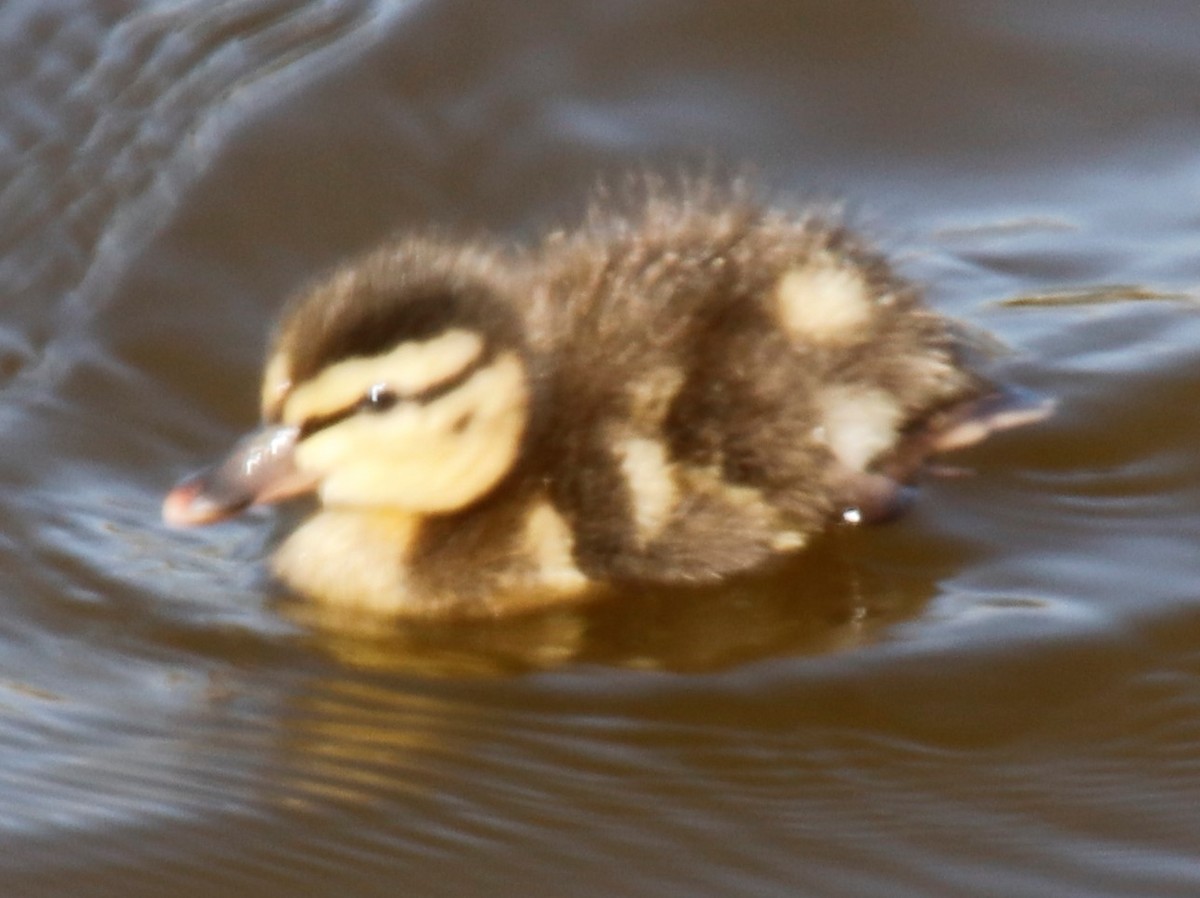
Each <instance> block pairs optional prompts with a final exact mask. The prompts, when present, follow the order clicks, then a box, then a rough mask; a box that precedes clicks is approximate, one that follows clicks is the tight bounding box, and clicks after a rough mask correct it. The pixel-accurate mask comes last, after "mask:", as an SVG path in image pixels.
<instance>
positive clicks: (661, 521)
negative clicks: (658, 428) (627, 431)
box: [616, 437, 679, 546]
mask: <svg viewBox="0 0 1200 898" xmlns="http://www.w3.org/2000/svg"><path fill="white" fill-rule="evenodd" d="M616 451H617V457H618V458H619V459H620V461H621V473H622V475H624V477H625V484H626V486H627V488H628V490H629V498H630V502H631V503H632V505H633V524H634V531H635V533H636V536H637V540H638V542H639V543H640V544H641V545H643V546H644V545H648V544H649V543H650V542H652V541H653V540H654V539H655V538H656V537H658V536H659V535H660V534H661V533H662V531H663V530H664V529H665V528H666V526H667V524H668V523H670V520H671V513H672V512H673V511H674V510H675V505H676V503H677V502H678V501H679V485H678V484H677V483H676V481H675V472H674V470H673V469H672V467H671V463H670V461H669V459H668V458H667V447H666V446H665V445H663V443H662V442H661V441H659V440H650V439H646V438H644V437H630V438H629V439H626V440H622V441H621V442H619V443H617V445H616Z"/></svg>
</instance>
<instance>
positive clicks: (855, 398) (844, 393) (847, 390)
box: [818, 385, 902, 471]
mask: <svg viewBox="0 0 1200 898" xmlns="http://www.w3.org/2000/svg"><path fill="white" fill-rule="evenodd" d="M819 401H820V405H821V421H822V424H821V426H820V427H819V428H818V431H819V434H820V436H821V437H822V439H823V440H824V442H825V443H826V445H828V446H829V448H830V449H832V450H833V454H834V455H836V456H837V458H838V460H839V461H840V462H841V463H842V464H844V465H845V466H846V467H848V468H850V469H852V470H855V471H865V470H866V469H867V467H868V466H869V465H870V464H871V462H873V461H874V460H875V459H876V458H878V457H879V456H880V455H882V454H883V453H884V452H886V451H887V450H889V449H891V448H892V447H893V446H895V445H896V440H897V438H898V437H899V433H900V425H901V423H902V415H901V409H900V406H898V405H897V404H896V401H895V399H893V398H892V397H891V396H889V395H888V394H887V393H885V392H884V391H882V390H877V389H873V388H871V387H852V386H846V385H842V386H833V387H828V388H826V389H825V390H824V391H823V392H822V393H821V396H820V400H819Z"/></svg>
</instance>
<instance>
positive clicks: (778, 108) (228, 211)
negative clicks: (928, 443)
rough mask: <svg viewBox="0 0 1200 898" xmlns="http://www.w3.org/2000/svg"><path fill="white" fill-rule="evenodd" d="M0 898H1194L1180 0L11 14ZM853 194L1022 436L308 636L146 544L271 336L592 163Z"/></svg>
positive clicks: (1184, 68) (5, 161)
mask: <svg viewBox="0 0 1200 898" xmlns="http://www.w3.org/2000/svg"><path fill="white" fill-rule="evenodd" d="M0 44H2V47H0V49H2V51H3V52H0V83H3V85H4V88H5V89H4V91H3V93H2V94H0V297H2V298H3V303H4V306H3V315H2V316H0V389H2V391H3V392H2V393H0V422H2V426H0V442H2V444H3V451H2V457H3V459H4V465H3V470H4V472H5V479H6V483H5V489H4V490H3V492H2V493H0V522H2V526H0V842H2V844H3V846H4V850H3V852H0V891H2V892H3V893H4V894H5V895H36V896H49V895H71V896H79V895H106V894H111V895H121V896H137V895H147V896H150V895H162V894H172V895H178V896H185V895H213V894H222V895H242V894H244V895H255V896H264V895H292V894H296V893H297V892H300V891H303V892H305V893H313V894H317V893H328V894H354V895H374V894H379V895H385V894H386V895H392V894H397V893H404V894H411V895H429V896H436V895H447V896H450V895H453V896H471V895H489V896H490V895H496V894H502V895H508V894H546V895H564V896H592V895H594V896H610V895H623V896H636V895H646V896H651V895H653V896H662V895H687V896H703V895H713V896H729V895H754V896H771V895H778V896H785V895H786V896H793V895H829V896H851V895H861V896H870V895H878V896H889V898H890V896H905V895H913V896H916V895H996V896H1013V895H1023V896H1024V895H1029V896H1040V895H1044V896H1062V895H1066V894H1080V895H1089V896H1108V895H1112V896H1118V895H1119V896H1156V895H1163V896H1167V895H1178V896H1187V895H1194V894H1196V893H1197V891H1200V860H1198V858H1197V855H1196V850H1195V845H1196V833H1197V832H1198V831H1200V810H1197V809H1198V808H1200V760H1197V759H1198V758H1200V651H1198V648H1197V647H1198V646H1200V595H1198V591H1197V588H1196V586H1195V583H1196V582H1197V577H1196V571H1197V560H1196V553H1195V551H1194V548H1193V545H1194V539H1193V535H1194V534H1195V533H1196V532H1197V531H1198V529H1200V487H1198V486H1197V483H1200V477H1198V475H1200V461H1198V460H1197V452H1196V449H1195V447H1196V445H1197V443H1198V441H1200V419H1197V418H1196V416H1195V415H1193V414H1192V408H1193V405H1194V402H1195V397H1196V396H1197V395H1198V390H1200V366H1198V365H1197V360H1198V359H1200V311H1198V310H1197V308H1196V299H1197V296H1198V295H1200V293H1198V286H1200V252H1198V250H1200V240H1198V239H1197V236H1198V227H1200V215H1198V214H1197V212H1196V210H1197V209H1198V208H1200V202H1198V200H1200V157H1197V154H1196V151H1195V147H1196V146H1197V145H1200V144H1198V138H1200V133H1198V132H1200V110H1198V109H1197V106H1196V102H1195V99H1194V98H1195V97H1196V96H1198V95H1200V68H1198V67H1197V66H1196V65H1195V59H1196V58H1197V55H1198V53H1200V12H1198V11H1196V9H1195V7H1194V5H1193V4H1191V3H1187V2H1177V3H1170V2H1162V3H1155V4H1153V5H1152V6H1151V7H1147V6H1144V5H1134V4H1124V3H1117V2H1098V3H1097V2H1092V3H1081V2H1074V3H1073V2H1063V3H1058V4H1052V5H1051V6H1049V7H1047V5H1046V4H1038V3H1032V2H1027V0H1007V2H1000V3H992V4H988V5H987V6H986V7H981V8H975V7H971V6H966V5H963V4H956V3H949V2H937V0H922V2H887V0H852V2H848V3H839V4H821V3H805V2H798V3H783V4H781V3H775V4H768V3H749V4H737V5H731V4H723V3H716V2H690V3H682V2H672V0H642V2H638V3H633V2H611V3H606V4H599V5H598V4H589V3H583V2H575V0H570V2H563V0H558V2H549V0H531V2H526V3H522V4H494V3H487V2H482V0H426V2H417V0H412V2H408V3H400V2H398V3H385V2H382V0H380V2H375V3H371V2H366V0H364V2H309V3H305V2H282V0H280V2H271V0H243V2H239V3H222V4H214V3H207V2H203V0H182V2H167V0H158V2H155V0H142V2H136V0H123V2H121V0H117V2H107V3H103V4H97V3H88V2H84V0H56V2H34V0H11V2H9V3H6V4H5V5H4V7H3V9H2V10H0ZM707 164H714V165H716V166H718V167H728V168H731V169H732V168H738V167H741V166H750V167H752V168H753V169H754V170H756V171H757V172H758V174H759V177H760V178H761V180H762V181H763V182H764V183H765V184H767V185H768V186H769V187H770V188H771V189H772V190H774V191H777V192H778V193H779V194H780V195H781V196H783V197H787V198H789V201H796V202H799V201H803V200H805V199H807V198H816V199H827V198H831V197H834V198H844V199H845V200H846V201H847V202H848V204H849V205H850V207H851V208H852V210H853V215H854V216H855V217H856V219H857V220H859V221H861V223H862V225H863V227H864V228H865V229H867V230H868V231H870V232H871V233H872V234H874V235H875V236H876V237H877V238H878V239H879V240H880V241H881V242H882V243H883V244H884V245H886V246H887V247H888V248H889V250H890V251H892V252H893V254H894V255H895V256H896V258H897V259H898V260H900V262H901V264H902V265H903V267H904V269H905V270H906V271H907V272H908V273H909V274H910V275H912V276H913V277H915V278H918V279H920V280H921V281H923V282H925V283H926V284H928V286H929V292H930V296H931V301H932V302H933V303H934V304H935V305H936V306H937V307H938V308H939V309H941V310H943V311H945V312H946V313H947V314H951V315H954V316H956V317H958V318H960V319H962V320H964V321H966V322H968V323H969V324H971V325H973V326H977V327H980V328H983V329H986V330H987V331H988V332H990V333H991V334H992V335H994V337H995V338H996V339H997V341H998V342H999V343H1000V344H1002V345H1003V346H1004V347H1006V348H1005V350H1004V352H1003V353H1002V354H1001V355H1000V356H999V357H998V359H997V362H996V364H997V372H998V373H999V374H1000V375H1001V376H1003V377H1004V378H1005V379H1007V380H1009V381H1011V382H1013V383H1015V384H1018V385H1020V386H1022V387H1024V388H1027V389H1030V390H1033V391H1036V392H1039V393H1042V394H1044V395H1047V396H1052V397H1054V399H1055V400H1056V402H1057V404H1058V413H1057V414H1056V416H1055V417H1054V418H1053V420H1051V421H1049V422H1046V423H1045V424H1042V425H1039V426H1037V427H1035V428H1030V429H1027V430H1024V431H1019V432H1012V433H1006V434H1002V435H1000V436H999V437H998V438H997V439H995V440H993V441H991V442H989V443H988V444H987V445H984V446H980V447H977V448H974V449H972V450H970V451H969V452H966V453H963V454H962V455H961V456H959V457H957V458H956V459H955V462H956V464H959V465H961V466H962V467H963V468H965V469H967V473H966V474H965V475H964V476H958V477H938V478H929V479H927V481H926V482H925V483H924V485H923V488H922V493H921V497H920V500H919V501H918V503H917V504H916V506H915V508H914V509H913V512H912V513H911V514H909V515H908V516H906V517H905V518H904V519H903V520H901V521H899V522H897V523H895V524H892V525H889V526H886V527H882V528H876V529H871V530H864V531H852V530H841V531H837V532H835V533H833V534H831V536H830V537H829V538H828V539H826V540H824V541H822V543H821V544H820V545H819V546H818V547H817V548H816V549H815V551H814V552H813V553H811V554H810V555H809V556H808V557H806V558H804V559H801V560H800V561H798V562H797V563H796V564H795V565H793V566H792V567H790V568H788V569H787V570H786V571H782V572H780V573H779V574H778V575H777V576H775V577H772V578H769V579H767V580H765V581H761V582H754V583H749V584H736V585H734V586H732V587H730V588H728V589H722V590H715V591H712V592H708V593H703V594H700V595H654V596H637V597H633V596H631V597H627V598H628V599H629V600H628V601H626V602H623V603H616V602H614V603H607V604H603V605H598V606H596V607H592V608H586V609H571V610H566V611H561V612H554V613H549V614H546V615H542V616H537V617H533V618H528V619H524V620H519V621H513V622H508V623H503V624H496V625H480V626H472V627H462V626H444V625H442V626H439V625H421V626H415V625H414V626H402V627H397V628H395V629H394V630H388V631H386V632H374V633H363V632H347V631H345V630H343V629H339V628H337V627H334V626H331V625H330V622H328V621H322V620H320V619H314V617H313V615H312V614H311V613H310V612H308V611H307V610H306V609H305V608H304V607H303V605H299V604H297V603H295V602H290V601H288V600H286V599H285V598H283V597H280V596H278V595H277V594H276V593H275V592H274V591H273V590H272V589H271V588H270V586H269V585H268V584H267V583H266V581H265V580H264V578H263V577H262V574H261V566H260V562H261V559H262V557H263V556H264V554H265V552H266V551H267V549H268V547H269V545H270V543H271V540H272V538H273V535H274V534H275V533H276V532H277V530H278V529H279V527H280V526H282V525H281V524H280V523H279V522H278V521H277V519H276V517H275V516H273V515H271V514H267V513H262V514H258V513H256V514H253V515H250V516H248V517H247V518H245V519H244V520H241V521H237V522H232V523H230V524H227V525H223V526H221V527H218V528H212V529H209V530H206V531H203V532H198V533H194V534H193V533H186V534H181V533H178V532H172V531H168V530H166V529H165V528H163V527H162V526H161V525H160V523H159V520H158V507H159V503H160V501H161V497H162V493H163V490H164V489H165V488H166V487H167V486H169V485H170V483H171V482H172V481H173V480H174V479H175V478H176V477H177V476H179V475H180V474H182V473H184V472H186V471H187V470H189V469H191V468H193V467H195V466H196V465H197V464H198V463H200V462H201V461H203V460H204V459H206V458H207V457H208V456H209V455H210V454H211V453H213V452H214V451H216V450H218V449H219V448H220V447H222V446H223V445H225V444H226V443H227V442H228V441H229V440H230V439H231V438H232V437H233V436H234V435H235V434H236V433H237V432H239V431H240V430H241V429H243V428H244V427H245V426H247V425H248V424H249V423H250V422H251V421H252V420H253V417H254V405H255V396H256V389H257V388H256V379H257V369H258V365H259V363H260V355H261V349H262V345H263V342H264V340H265V336H266V333H267V330H268V328H269V326H270V322H271V321H272V319H273V317H274V314H275V312H276V310H277V309H278V307H279V304H280V303H281V302H282V300H283V298H284V297H285V296H286V294H287V293H288V292H289V291H290V290H293V289H295V288H296V287H297V286H299V285H300V284H302V283H303V282H304V281H306V280H307V279H308V278H310V277H312V276H314V275H315V274H317V273H319V272H320V271H321V270H323V269H324V268H325V267H327V266H328V265H330V264H332V263H334V262H335V261H337V260H338V259H340V258H342V257H344V256H345V255H347V254H349V253H353V252H355V251H357V250H360V249H362V248H363V247H365V246H367V245H369V244H370V243H371V242H372V241H374V240H377V239H380V238H381V237H383V236H384V235H386V234H388V233H391V232H393V231H394V230H396V229H397V228H403V227H405V226H423V225H427V224H430V223H436V224H439V225H442V226H446V227H453V228H459V229H463V230H465V231H468V232H472V231H479V230H488V231H492V232H496V233H499V234H502V235H504V236H506V237H512V238H520V237H522V236H523V235H527V234H530V233H532V232H534V231H536V230H537V229H539V228H542V227H547V226H550V225H553V224H557V223H561V222H563V221H569V220H570V218H571V216H572V215H574V214H576V213H577V212H578V210H579V208H580V205H581V201H582V197H583V196H584V195H585V194H586V192H587V190H588V188H589V187H590V186H591V185H592V184H593V183H595V181H596V179H597V178H599V177H602V176H606V175H607V176H612V175H613V174H614V173H618V172H621V171H624V170H627V169H628V168H630V167H631V166H640V165H649V166H654V167H658V168H665V169H668V170H669V169H671V168H673V167H677V166H690V167H693V168H694V167H696V166H703V165H707Z"/></svg>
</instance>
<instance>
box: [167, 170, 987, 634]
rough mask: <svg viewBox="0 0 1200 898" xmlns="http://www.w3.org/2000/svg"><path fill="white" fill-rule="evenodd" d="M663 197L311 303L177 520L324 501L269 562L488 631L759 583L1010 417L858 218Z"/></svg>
mask: <svg viewBox="0 0 1200 898" xmlns="http://www.w3.org/2000/svg"><path fill="white" fill-rule="evenodd" d="M647 193H648V196H646V197H645V198H643V199H642V200H641V201H640V202H638V203H635V204H633V205H632V207H631V208H630V209H627V210H625V211H616V212H614V211H611V210H606V209H605V208H603V207H604V206H605V205H610V204H606V203H603V202H596V203H594V204H593V207H592V208H591V210H590V211H589V213H588V215H587V218H586V220H585V223H584V225H583V226H582V227H581V228H579V229H578V230H577V231H576V232H572V233H568V232H555V233H552V234H550V235H549V236H547V237H545V238H544V239H543V240H542V241H541V242H540V244H539V245H537V246H535V247H533V248H531V249H527V250H523V251H518V250H512V249H505V248H502V247H499V246H494V245H487V244H484V243H461V242H452V241H449V240H447V239H443V238H440V237H437V236H428V235H426V236H411V237H405V238H401V239H397V240H394V241H392V242H389V243H387V244H385V245H384V246H382V247H380V248H378V249H376V250H374V251H372V252H369V253H368V254H366V255H365V256H363V257H361V258H359V259H357V260H356V261H353V262H351V263H350V264H348V265H345V266H344V267H342V268H340V269H339V270H337V271H335V272H334V273H333V274H332V275H331V276H329V277H328V278H327V279H326V280H324V281H321V282H319V283H317V284H316V285H315V286H314V287H312V288H310V289H308V290H307V291H305V292H303V293H301V294H300V295H299V296H297V297H296V298H294V299H293V300H292V301H291V303H290V305H289V306H288V307H287V308H286V310H285V313H284V315H283V318H282V323H281V325H280V327H279V329H278V332H277V335H276V337H275V339H274V344H273V347H272V349H271V351H270V354H269V357H268V361H267V364H266V370H265V376H264V381H263V387H262V417H263V421H264V424H263V426H262V428H261V429H260V430H258V431H256V432H255V433H253V434H251V435H250V436H248V437H246V438H245V439H244V440H243V441H242V442H240V443H239V444H238V445H237V447H235V449H234V450H233V452H232V453H231V454H230V455H229V456H228V457H227V459H226V460H225V461H224V462H222V463H220V464H218V465H217V466H215V467H213V468H211V469H209V470H207V471H205V472H203V473H201V474H199V475H196V476H195V477H192V478H190V479H188V480H185V481H183V482H182V483H180V484H179V485H178V486H177V487H176V488H175V489H174V490H173V491H172V492H171V493H170V494H169V495H168V496H167V499H166V501H165V503H164V506H163V514H164V518H165V519H166V520H167V522H169V523H171V524H175V525H188V524H198V523H207V522H210V521H214V520H218V519H220V518H223V517H227V516H229V515H232V514H235V513H237V512H239V511H241V510H242V509H244V508H246V507H247V506H249V505H251V504H254V503H264V502H274V501H277V500H280V499H283V498H286V497H289V496H293V495H297V494H300V493H305V492H314V491H315V493H316V496H317V498H318V501H319V508H318V510H317V511H316V512H315V514H313V515H312V516H311V517H310V518H309V519H308V520H307V521H305V522H304V523H303V524H302V525H301V526H300V527H299V528H298V529H297V530H296V531H295V532H294V533H293V534H291V536H290V537H288V538H287V540H286V541H285V542H284V543H283V545H282V546H281V547H280V548H279V550H278V551H277V553H276V554H275V556H274V559H273V569H274V572H275V574H276V575H277V576H278V577H279V578H280V579H281V580H282V581H283V582H284V583H285V584H286V585H288V586H289V587H291V588H292V589H293V590H295V591H297V592H298V593H301V594H303V595H306V596H309V597H311V598H313V599H315V600H318V601H321V602H326V603H331V604H333V605H336V606H340V607H342V608H350V609H362V610H364V611H370V612H379V613H385V614H392V615H402V616H426V617H433V616H453V615H463V616H469V615H476V616H478V615H495V614H500V613H505V612H509V611H515V610H519V609H524V608H530V607H534V606H538V605H544V604H547V603H551V602H555V601H561V600H563V599H566V598H568V597H574V596H579V595H581V594H583V593H585V592H587V591H588V590H589V588H590V587H594V586H598V585H603V584H620V583H630V582H640V583H648V584H706V583H714V582H717V581H720V580H722V579H723V578H726V577H729V576H730V575H733V574H736V573H739V572H744V571H748V570H752V569H754V568H757V567H759V566H761V565H763V564H765V563H767V562H768V561H770V560H771V559H773V558H777V557H781V556H786V555H789V554H791V553H795V552H797V551H798V550H800V549H801V548H802V547H804V546H805V544H806V543H807V542H809V540H811V539H812V538H813V536H814V535H815V534H817V533H818V532H820V531H821V530H822V529H823V528H825V527H826V526H827V525H828V524H829V523H830V522H831V521H834V520H837V519H839V518H844V519H846V520H858V519H860V518H862V517H864V516H865V517H878V516H880V515H882V514H884V513H886V512H887V510H888V509H889V508H890V507H891V506H892V505H893V504H894V501H893V500H894V498H895V496H896V495H897V492H898V490H899V489H900V487H901V485H902V484H903V483H904V482H905V481H906V480H908V479H909V478H910V477H911V476H912V475H913V473H914V472H915V471H916V469H917V467H918V466H919V464H920V462H921V460H922V459H923V458H924V457H926V456H927V455H928V454H930V453H931V452H934V451H940V450H942V449H944V448H948V447H953V446H955V445H960V444H962V443H965V442H973V441H975V440H976V439H979V438H981V437H982V436H984V435H985V434H986V433H987V432H988V431H989V430H990V429H993V426H994V422H995V421H998V420H1000V419H1001V418H1002V416H997V415H994V414H986V413H983V412H981V411H980V409H981V408H982V407H983V406H982V405H981V403H982V402H984V401H985V397H987V396H988V395H989V394H990V393H991V389H990V387H989V386H988V384H987V383H986V382H985V381H984V380H983V379H982V378H981V377H980V376H979V375H977V374H976V373H974V372H973V371H972V370H971V369H970V368H969V367H968V366H967V365H966V363H965V362H964V357H963V347H962V344H961V341H960V339H959V337H958V335H957V331H956V330H955V328H954V327H953V326H951V325H950V324H949V323H948V322H947V321H946V320H945V319H943V318H942V317H940V316H939V315H937V314H935V313H934V312H932V311H930V310H929V309H928V308H926V307H925V306H923V305H922V303H921V298H920V295H919V292H918V290H917V289H916V288H915V287H914V286H913V285H912V284H911V283H909V282H908V281H906V280H904V279H902V278H901V277H899V276H898V275H897V274H896V273H895V272H894V271H893V270H892V268H891V267H889V265H888V264H887V262H886V261H885V260H884V259H883V257H882V256H880V255H879V254H878V253H876V252H875V251H874V250H872V249H870V248H869V247H868V246H867V245H865V244H864V242H863V241H861V240H860V239H859V238H858V237H856V236H855V235H854V234H853V233H851V232H850V231H849V230H848V229H847V228H845V227H844V226H842V225H840V224H838V223H835V222H831V221H827V220H825V219H823V218H822V217H821V216H820V215H816V214H803V215H793V214H789V213H787V212H784V211H780V210H776V209H773V208H770V207H767V206H765V205H763V204H761V203H759V202H758V201H757V200H756V199H755V198H754V197H752V196H750V195H749V193H748V192H747V191H744V190H739V189H733V190H729V191H722V190H719V189H717V188H714V187H712V186H711V185H699V186H695V185H694V186H693V187H691V188H689V189H687V190H683V191H679V192H676V193H670V192H667V191H663V190H655V189H651V190H648V191H647ZM1006 423H1008V422H1006Z"/></svg>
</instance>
